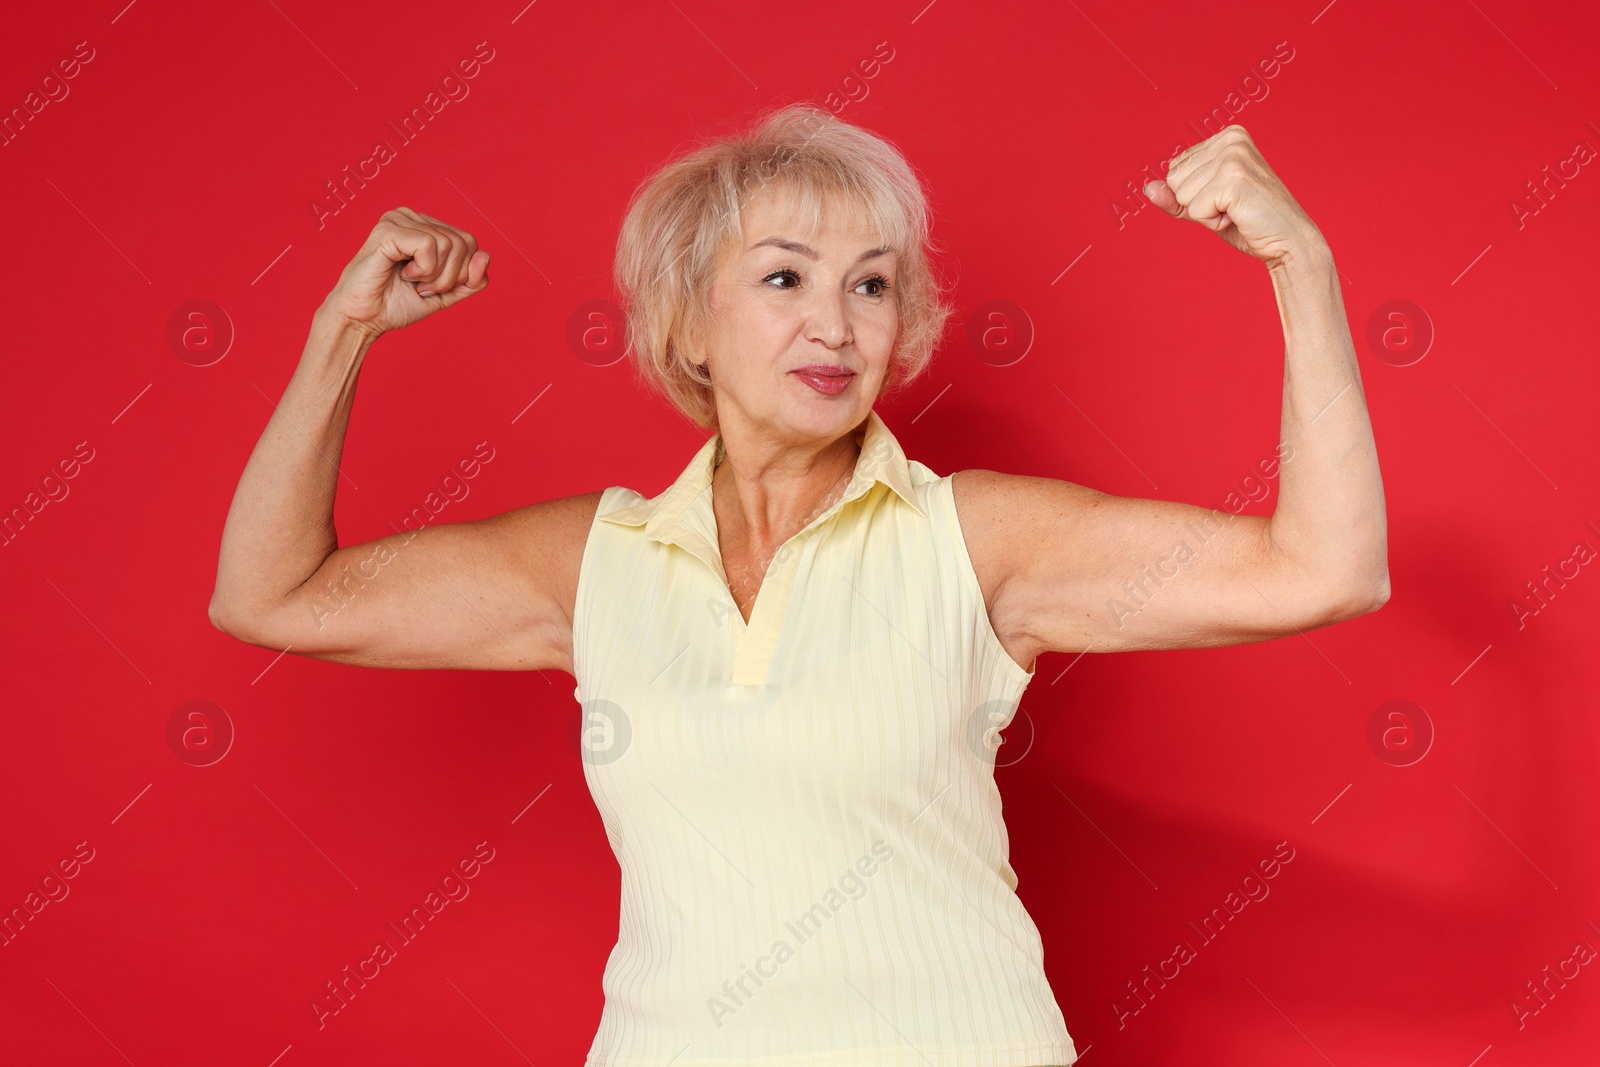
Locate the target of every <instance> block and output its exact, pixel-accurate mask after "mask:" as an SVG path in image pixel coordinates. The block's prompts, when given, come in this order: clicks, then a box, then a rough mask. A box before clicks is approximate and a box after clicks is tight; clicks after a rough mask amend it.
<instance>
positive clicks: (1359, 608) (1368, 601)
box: [1335, 568, 1389, 619]
mask: <svg viewBox="0 0 1600 1067" xmlns="http://www.w3.org/2000/svg"><path fill="white" fill-rule="evenodd" d="M1388 602H1389V571H1388V569H1387V568H1385V569H1384V572H1383V574H1382V575H1381V576H1380V577H1379V578H1378V579H1377V580H1376V581H1364V582H1351V583H1348V584H1346V585H1344V586H1343V587H1342V590H1341V594H1340V595H1339V596H1338V597H1336V598H1335V603H1336V604H1337V605H1338V608H1337V613H1338V617H1339V618H1342V619H1354V618H1357V617H1359V616H1361V615H1370V614H1371V613H1372V612H1374V611H1377V610H1378V609H1379V608H1381V607H1383V606H1384V605H1385V604H1387V603H1388Z"/></svg>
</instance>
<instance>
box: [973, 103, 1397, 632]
mask: <svg viewBox="0 0 1600 1067" xmlns="http://www.w3.org/2000/svg"><path fill="white" fill-rule="evenodd" d="M1146 195H1148V196H1149V197H1150V199H1151V201H1152V202H1153V203H1154V204H1155V205H1156V206H1157V207H1159V208H1161V209H1162V210H1164V211H1166V212H1167V213H1168V214H1169V215H1172V216H1174V217H1176V218H1186V219H1190V220H1192V221H1194V222H1197V223H1199V224H1200V225H1202V226H1205V227H1206V228H1207V229H1210V230H1212V231H1214V232H1215V233H1217V235H1218V236H1220V237H1222V238H1223V239H1224V240H1225V241H1227V242H1228V243H1229V244H1231V245H1233V246H1234V247H1235V248H1237V249H1239V250H1240V251H1243V252H1246V253H1248V254H1249V255H1251V256H1254V257H1255V258H1257V259H1259V260H1261V261H1262V262H1263V263H1264V264H1265V265H1266V267H1267V270H1268V273H1269V274H1270V276H1271V278H1272V286H1273V291H1274V293H1275V294H1276V296H1277V302H1278V311H1279V315H1280V318H1281V319H1282V323H1283V334H1284V385H1283V413H1282V425H1281V442H1282V443H1281V444H1280V445H1279V453H1280V455H1281V456H1282V457H1283V462H1282V464H1281V465H1280V468H1279V471H1280V484H1279V490H1278V504H1277V508H1276V510H1275V511H1274V513H1273V514H1272V515H1271V516H1270V517H1265V518H1264V517H1261V516H1246V515H1230V516H1229V517H1228V519H1227V521H1226V522H1224V523H1222V524H1221V525H1222V528H1221V529H1220V530H1218V529H1216V527H1217V525H1218V524H1217V520H1216V518H1215V515H1214V513H1213V511H1212V510H1211V509H1208V508H1201V507H1197V506H1195V505H1192V504H1184V503H1179V502H1175V501H1158V500H1141V499H1137V498H1132V497H1115V496H1110V495H1108V494H1104V493H1098V492H1096V491H1094V490H1090V489H1086V488H1084V487H1083V486H1078V485H1074V484H1072V483H1070V482H1065V481H1059V480H1056V479H1048V478H1030V477H1020V476H1016V475H1007V474H998V473H995V472H992V471H962V472H960V474H959V475H958V477H957V480H956V484H957V509H958V514H959V516H960V520H961V523H962V528H963V530H964V531H965V534H966V539H967V543H968V549H969V554H970V555H971V556H972V559H973V566H974V569H975V570H976V571H977V572H978V577H979V580H980V583H981V584H982V585H983V586H984V593H985V598H986V601H987V603H988V605H989V609H990V617H991V621H992V622H993V623H994V626H995V630H996V633H997V634H999V635H1000V637H1001V639H1002V642H1003V643H1005V644H1006V646H1007V649H1008V651H1011V652H1012V653H1013V655H1014V656H1015V657H1016V658H1017V659H1018V660H1019V661H1020V662H1022V663H1027V662H1029V660H1030V658H1031V656H1032V655H1035V654H1037V653H1038V652H1041V651H1063V652H1066V651H1082V650H1086V649H1093V650H1095V651H1122V650H1128V649H1135V648H1177V647H1203V646H1213V645H1223V644H1235V643H1241V642H1245V641H1255V640H1265V639H1269V638H1272V637H1278V636H1283V635H1285V634H1289V633H1294V632H1296V631H1299V630H1303V629H1309V628H1312V627H1315V626H1322V625H1327V624H1328V623H1331V622H1336V621H1338V620H1339V619H1341V618H1349V617H1351V616H1353V615H1359V614H1362V613H1363V612H1364V611H1370V610H1374V609H1376V608H1377V607H1379V606H1381V605H1382V604H1383V603H1384V602H1385V601H1386V600H1387V599H1388V597H1389V573H1388V562H1387V544H1386V542H1387V530H1386V520H1385V515H1384V502H1383V483H1382V480H1381V478H1380V477H1379V473H1378V455H1377V448H1376V446H1375V444H1374V441H1373V436H1372V425H1371V422H1370V421H1369V419H1368V417H1367V407H1366V400H1365V396H1364V394H1363V392H1362V389H1361V380H1360V373H1359V369H1358V366H1357V363H1356V354H1355V349H1354V346H1353V344H1352V342H1351V338H1350V329H1349V326H1348V323H1347V322H1346V320H1345V311H1344V302H1343V299H1342V298H1341V295H1340V292H1339V275H1338V271H1337V270H1336V269H1335V268H1334V265H1333V258H1332V253H1331V251H1330V249H1329V246H1328V243H1327V242H1326V241H1325V240H1324V239H1323V237H1322V233H1321V231H1319V230H1318V229H1317V227H1316V226H1315V224H1313V223H1312V221H1311V219H1310V217H1309V216H1308V215H1306V213H1305V212H1304V211H1302V210H1301V208H1300V205H1299V204H1297V203H1296V202H1295V200H1294V198H1293V197H1292V196H1290V195H1289V192H1288V190H1287V189H1286V188H1285V187H1284V185H1283V183H1282V182H1281V181H1279V180H1278V177H1277V175H1276V174H1274V173H1273V172H1272V170H1271V168H1270V167H1268V166H1267V164H1266V160H1264V159H1263V158H1262V157H1261V154H1260V153H1259V152H1258V151H1257V150H1256V147H1255V145H1254V143H1252V141H1251V140H1250V136H1249V134H1247V133H1246V132H1245V130H1244V128H1243V127H1240V126H1230V127H1228V128H1227V129H1225V130H1223V131H1222V132H1221V133H1218V134H1217V135H1215V136H1213V137H1211V138H1210V139H1208V140H1206V141H1203V142H1201V143H1200V144H1197V145H1195V146H1193V147H1191V148H1189V149H1187V150H1185V151H1184V152H1182V153H1179V154H1178V155H1177V156H1175V157H1174V158H1173V160H1172V161H1171V163H1170V165H1169V168H1168V172H1167V177H1166V180H1165V181H1164V182H1153V183H1151V184H1150V185H1148V186H1147V187H1146ZM1204 531H1211V532H1210V533H1209V534H1206V535H1204V536H1203V537H1200V536H1196V533H1200V532H1204ZM1178 543H1187V547H1188V551H1187V552H1182V551H1180V552H1177V553H1175V551H1174V546H1175V544H1178ZM1175 557H1176V562H1173V563H1172V569H1173V571H1174V573H1172V574H1170V575H1167V574H1165V571H1166V570H1167V569H1168V568H1167V567H1165V566H1162V567H1159V568H1158V571H1160V572H1161V573H1156V574H1152V573H1151V564H1152V562H1153V561H1163V562H1170V561H1172V560H1173V559H1174V558H1175ZM1130 578H1131V579H1133V582H1132V583H1130V582H1129V581H1127V580H1126V579H1130ZM1130 585H1131V588H1130Z"/></svg>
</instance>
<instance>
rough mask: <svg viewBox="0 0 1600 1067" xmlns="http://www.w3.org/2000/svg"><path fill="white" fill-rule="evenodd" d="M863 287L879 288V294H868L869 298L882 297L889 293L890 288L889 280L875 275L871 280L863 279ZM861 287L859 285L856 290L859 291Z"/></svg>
mask: <svg viewBox="0 0 1600 1067" xmlns="http://www.w3.org/2000/svg"><path fill="white" fill-rule="evenodd" d="M861 285H876V286H877V287H878V291H877V292H875V293H868V294H867V295H868V296H882V295H883V294H884V293H887V292H888V291H889V288H890V286H889V279H887V278H885V277H884V276H883V275H881V274H874V275H872V276H871V277H870V278H863V279H862V280H861ZM860 287H861V286H859V285H858V286H857V287H856V288H858V289H859V288H860Z"/></svg>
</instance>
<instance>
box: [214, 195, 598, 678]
mask: <svg viewBox="0 0 1600 1067" xmlns="http://www.w3.org/2000/svg"><path fill="white" fill-rule="evenodd" d="M488 259H489V256H488V253H487V252H479V251H478V249H477V243H476V241H474V240H473V238H472V235H471V234H467V233H464V232H462V231H460V230H456V229H454V228H453V227H450V226H448V225H446V224H444V223H441V222H439V221H438V220H437V219H432V218H430V217H429V216H426V215H420V214H418V213H416V212H413V211H410V210H409V209H407V208H399V209H397V210H395V211H391V212H388V213H386V214H385V215H384V216H383V218H382V219H381V220H380V221H379V223H378V225H377V226H376V227H375V228H374V229H373V231H372V234H371V235H370V236H369V237H368V239H367V242H366V244H365V245H364V246H363V247H362V249H361V251H360V252H359V253H358V254H357V255H356V258H355V259H353V260H352V261H351V262H350V265H349V266H348V267H346V268H345V271H344V273H343V274H342V275H341V277H340V279H339V284H338V285H337V286H336V287H335V288H334V290H333V291H332V292H331V293H329V295H328V297H327V299H326V300H324V301H323V304H322V306H321V307H320V308H318V309H317V312H316V314H315V315H314V316H313V317H312V321H311V331H310V335H309V337H308V338H307V339H306V346H305V350H304V352H302V354H301V357H300V363H299V366H298V367H297V368H296V369H295V372H294V375H293V377H292V378H291V379H290V381H289V385H288V388H287V389H285V390H284V394H283V398H282V399H281V400H280V401H279V402H278V404H277V407H276V410H275V411H274V412H273V414H272V417H271V419H270V420H269V421H268V422H267V427H266V429H265V431H263V433H262V435H261V438H260V440H259V441H257V443H256V447H255V451H254V452H252V453H251V455H250V460H249V462H248V463H247V464H246V465H245V469H244V473H243V475H242V476H241V477H240V479H239V485H238V488H237V489H236V490H235V492H234V497H233V504H232V506H231V507H230V508H229V509H228V518H227V523H226V525H225V526H224V528H223V533H222V545H221V551H220V553H219V557H218V562H217V582H216V587H215V589H214V591H213V593H212V597H211V605H210V617H211V621H212V623H213V625H215V626H216V627H217V628H218V629H219V630H222V631H223V632H225V633H229V634H232V635H233V636H235V637H237V638H239V639H240V640H242V641H245V642H248V643H249V644H253V645H260V646H262V647H265V648H275V649H279V650H285V651H289V652H293V653H296V654H298V655H303V656H311V657H313V658H316V659H327V660H333V661H335V662H339V663H351V664H358V665H362V666H374V667H397V668H458V669H480V670H531V669H536V668H544V667H559V668H561V669H563V670H566V671H568V672H569V673H570V672H571V670H572V659H571V655H572V653H571V649H572V607H573V602H574V599H575V597H576V590H577V578H578V566H579V563H580V561H581V558H582V554H583V546H584V543H585V541H586V539H587V536H588V531H589V526H590V523H591V522H592V521H593V518H594V514H595V510H596V508H597V507H598V504H599V499H600V494H599V493H598V492H594V493H585V494H582V495H579V496H571V497H564V498H560V499H556V500H548V501H544V502H541V503H537V504H530V505H528V506H527V507H523V508H517V509H515V510H513V511H508V512H506V513H504V514H501V515H496V516H492V517H490V518H486V519H479V520H476V521H472V522H459V523H442V524H439V525H435V526H429V527H425V528H424V529H422V530H420V531H408V532H406V533H395V534H391V535H388V536H385V537H381V538H379V539H377V540H375V541H370V542H367V543H365V544H359V545H348V546H346V547H343V548H341V547H339V540H338V534H337V532H336V531H335V529H334V524H333V505H334V498H335V494H336V491H337V489H338V486H339V482H340V481H341V479H342V478H343V475H341V474H340V472H339V470H338V463H339V458H340V455H341V453H342V451H343V448H344V437H345V431H346V429H347V427H348V426H349V422H350V411H351V408H352V407H353V405H354V402H355V388H356V383H357V380H358V379H359V377H360V374H361V367H362V364H363V362H364V361H365V359H366V355H367V352H368V350H369V349H371V347H372V345H373V343H374V342H375V341H376V340H377V339H378V337H380V336H382V335H383V334H384V333H386V332H387V331H389V330H391V329H401V328H403V327H405V326H409V325H411V324H412V323H414V322H417V321H419V320H420V319H422V318H425V317H426V316H428V315H430V314H432V313H434V312H435V311H439V310H442V309H443V308H446V307H449V306H451V305H452V304H454V303H457V302H459V301H460V300H462V299H465V298H466V297H467V296H470V295H472V294H473V293H477V292H481V291H482V290H483V289H484V288H485V287H487V285H488V275H487V268H488Z"/></svg>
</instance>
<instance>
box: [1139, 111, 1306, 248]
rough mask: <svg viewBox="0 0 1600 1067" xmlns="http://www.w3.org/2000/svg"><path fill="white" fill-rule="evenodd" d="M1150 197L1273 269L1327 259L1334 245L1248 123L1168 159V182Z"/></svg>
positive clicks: (1148, 188)
mask: <svg viewBox="0 0 1600 1067" xmlns="http://www.w3.org/2000/svg"><path fill="white" fill-rule="evenodd" d="M1144 192H1145V195H1146V196H1148V197H1149V198H1150V202H1151V203H1152V204H1155V205H1156V207H1158V208H1160V209H1161V210H1163V211H1165V212H1166V213H1167V214H1169V215H1171V216H1173V217H1174V218H1180V219H1192V220H1193V221H1195V222H1198V223H1199V224H1200V225H1202V226H1204V227H1206V228H1207V229H1208V230H1213V231H1215V232H1216V234H1217V236H1219V237H1221V238H1222V239H1223V240H1224V241H1227V242H1228V243H1229V244H1231V245H1232V246H1233V247H1235V248H1237V249H1238V250H1239V251H1241V252H1245V253H1248V254H1249V255H1252V256H1254V257H1255V258H1257V259H1259V260H1261V261H1262V262H1263V263H1265V264H1266V265H1267V266H1268V267H1269V268H1271V267H1276V266H1279V265H1281V264H1282V263H1284V262H1286V261H1287V260H1288V259H1289V258H1291V257H1294V256H1303V255H1316V254H1318V253H1319V252H1320V253H1321V254H1322V256H1323V257H1324V258H1326V257H1327V255H1328V252H1327V248H1328V244H1327V242H1326V241H1325V240H1324V239H1323V237H1322V231H1320V230H1318V229H1317V227H1316V224H1315V223H1313V222H1312V221H1311V217H1310V216H1309V215H1307V214H1306V213H1305V212H1304V211H1302V210H1301V209H1300V205H1299V204H1297V203H1295V199H1294V197H1292V196H1290V195H1289V190H1288V189H1286V188H1284V185H1283V182H1281V181H1279V180H1278V176H1277V175H1276V174H1274V173H1272V168H1271V167H1269V166H1267V161H1266V160H1265V159H1262V158H1261V153H1260V152H1259V151H1257V150H1256V146H1255V143H1254V142H1253V141H1251V140H1250V135H1249V134H1248V133H1246V132H1245V129H1244V127H1243V126H1229V127H1227V128H1226V129H1224V130H1222V131H1221V132H1220V133H1217V134H1215V135H1213V136H1211V137H1208V138H1206V139H1205V140H1204V141H1201V142H1200V143H1199V144H1197V145H1192V146H1190V147H1189V148H1186V149H1184V150H1183V151H1182V152H1179V153H1178V154H1177V155H1175V156H1173V157H1172V159H1171V160H1169V161H1168V165H1167V176H1166V180H1165V181H1161V180H1157V181H1153V182H1150V183H1148V184H1146V185H1145V187H1144Z"/></svg>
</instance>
